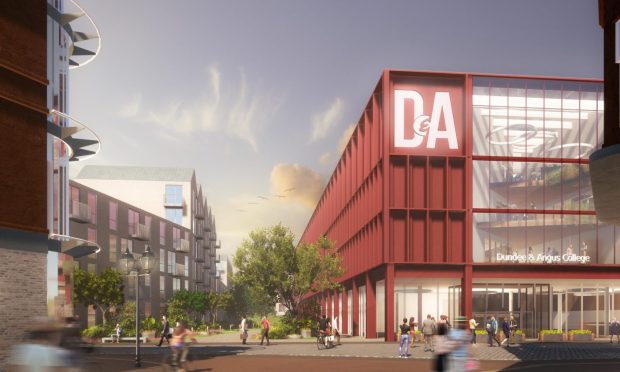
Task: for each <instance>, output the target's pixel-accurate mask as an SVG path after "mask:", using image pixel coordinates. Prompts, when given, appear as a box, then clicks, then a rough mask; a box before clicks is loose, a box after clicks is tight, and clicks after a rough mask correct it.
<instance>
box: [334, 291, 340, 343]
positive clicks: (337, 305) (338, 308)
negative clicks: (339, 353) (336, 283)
mask: <svg viewBox="0 0 620 372" xmlns="http://www.w3.org/2000/svg"><path fill="white" fill-rule="evenodd" d="M338 293H339V291H338V290H334V291H333V292H332V296H334V310H333V312H334V315H332V319H333V318H334V317H336V316H338V311H339V310H340V306H339V304H338V298H339V296H338ZM338 323H339V324H338V327H339V328H338V330H339V331H340V333H342V319H340V317H338Z"/></svg>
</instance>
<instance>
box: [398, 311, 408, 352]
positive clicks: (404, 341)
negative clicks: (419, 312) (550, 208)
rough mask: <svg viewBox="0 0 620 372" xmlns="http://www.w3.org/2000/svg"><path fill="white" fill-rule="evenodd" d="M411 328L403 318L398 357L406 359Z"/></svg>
mask: <svg viewBox="0 0 620 372" xmlns="http://www.w3.org/2000/svg"><path fill="white" fill-rule="evenodd" d="M410 332H411V328H410V327H409V324H407V318H403V324H401V325H400V346H399V347H398V356H399V357H400V358H407V356H408V355H409V333H410Z"/></svg>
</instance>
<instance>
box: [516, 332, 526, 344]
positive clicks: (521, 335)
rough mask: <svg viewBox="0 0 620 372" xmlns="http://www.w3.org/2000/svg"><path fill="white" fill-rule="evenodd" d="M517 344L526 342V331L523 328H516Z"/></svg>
mask: <svg viewBox="0 0 620 372" xmlns="http://www.w3.org/2000/svg"><path fill="white" fill-rule="evenodd" d="M513 342H514V343H515V344H522V343H524V342H525V333H524V332H523V330H522V329H517V330H515V335H514V340H513Z"/></svg>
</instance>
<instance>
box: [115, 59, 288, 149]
mask: <svg viewBox="0 0 620 372" xmlns="http://www.w3.org/2000/svg"><path fill="white" fill-rule="evenodd" d="M258 92H260V93H258ZM166 101H167V102H168V104H166V105H163V106H162V105H157V104H155V103H151V102H145V100H144V99H143V97H142V95H141V94H134V95H133V96H132V97H131V98H130V99H129V100H128V101H127V103H126V104H125V105H123V106H122V107H121V109H120V110H119V115H120V116H122V117H124V118H128V119H131V120H132V121H134V122H137V123H141V124H143V125H153V124H154V125H156V128H158V129H162V130H163V131H164V132H165V133H166V134H165V135H160V137H162V138H168V139H172V140H179V139H184V138H179V136H178V135H182V136H191V135H195V134H198V133H205V132H206V133H213V132H220V133H223V134H225V135H227V136H228V137H232V138H236V139H239V140H242V141H245V142H247V143H248V144H249V145H250V147H251V148H252V149H253V150H254V151H256V152H257V151H258V143H257V141H256V136H257V132H258V131H260V130H261V129H263V127H265V126H266V125H267V124H268V123H269V122H271V119H272V117H273V116H274V115H275V114H276V112H277V110H278V109H279V107H280V106H281V104H282V101H283V100H282V99H279V98H278V97H277V96H276V95H273V94H270V93H269V92H264V91H263V90H260V89H257V88H255V87H253V86H251V85H250V84H249V83H248V81H247V79H246V76H245V73H244V72H243V70H241V71H240V74H239V82H238V85H237V86H235V84H234V83H228V85H223V79H222V74H221V72H220V70H219V69H218V68H217V66H215V65H211V66H209V67H208V68H207V69H206V86H205V88H204V92H202V93H201V94H200V93H199V94H194V95H192V96H191V98H189V99H185V100H183V99H180V98H179V97H167V100H166ZM267 107H268V108H269V109H265V108H267ZM156 128H152V129H156ZM160 132H161V131H160Z"/></svg>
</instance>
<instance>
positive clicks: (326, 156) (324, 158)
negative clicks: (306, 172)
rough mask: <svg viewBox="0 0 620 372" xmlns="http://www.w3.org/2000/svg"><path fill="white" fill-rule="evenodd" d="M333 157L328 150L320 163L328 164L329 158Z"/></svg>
mask: <svg viewBox="0 0 620 372" xmlns="http://www.w3.org/2000/svg"><path fill="white" fill-rule="evenodd" d="M331 157H332V154H331V153H329V152H326V153H325V154H323V155H321V157H320V158H319V163H321V164H327V163H328V162H329V160H330V159H331Z"/></svg>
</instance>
